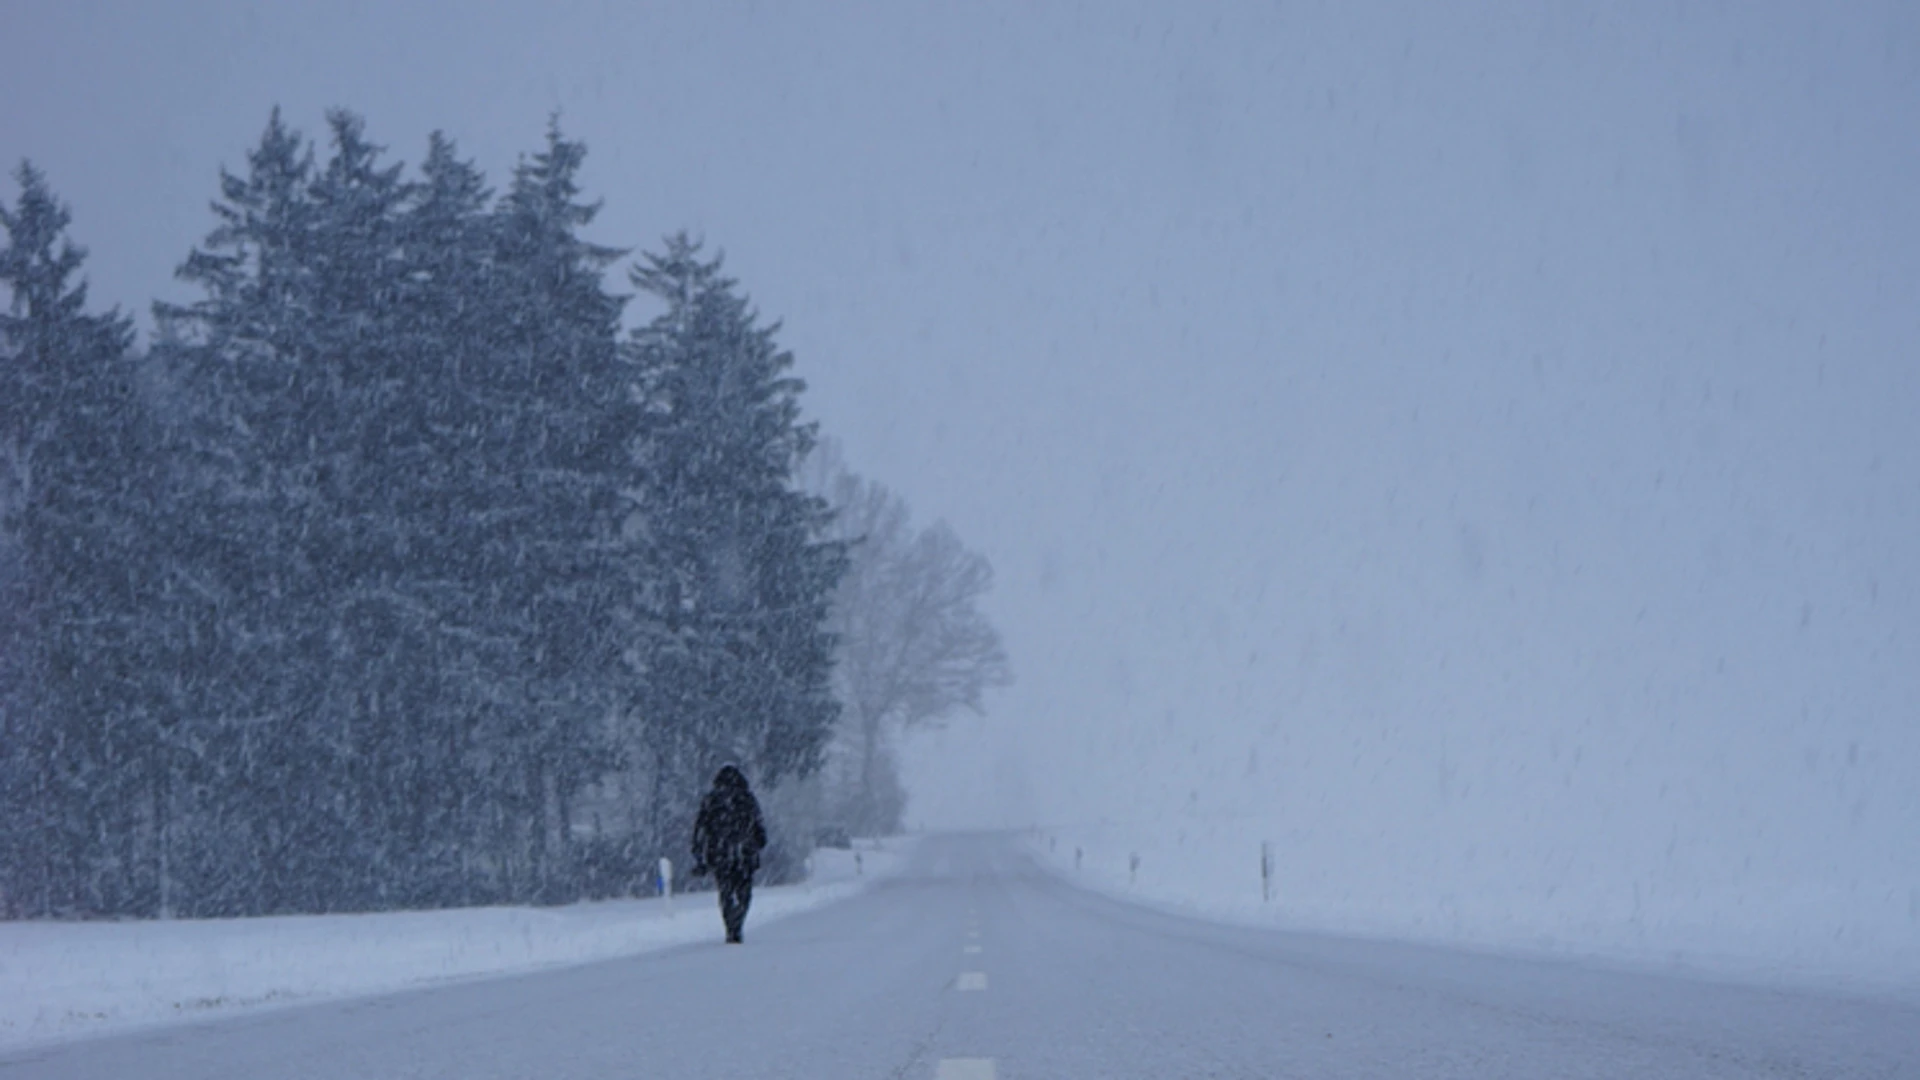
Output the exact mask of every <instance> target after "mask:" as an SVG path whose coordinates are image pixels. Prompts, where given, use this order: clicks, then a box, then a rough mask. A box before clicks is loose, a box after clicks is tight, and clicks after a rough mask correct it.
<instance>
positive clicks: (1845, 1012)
mask: <svg viewBox="0 0 1920 1080" xmlns="http://www.w3.org/2000/svg"><path fill="white" fill-rule="evenodd" d="M714 937H715V941H714V942H713V943H712V944H704V945H697V946H691V947H685V948H680V949H676V950H672V951H667V952H660V953H653V954H649V955H644V956H638V957H634V958H631V959H626V960H619V961H609V962H604V963H598V964H592V965H587V966H583V967H576V968H569V969H564V970H556V971H548V972H542V973H538V974H533V975H524V976H517V977H513V978H502V979H495V980H489V981H481V982H470V983H461V984H456V985H449V986H445V987H438V988H433V989H426V990H416V991H410V992H407V993H401V994H394V995H389V996H384V997H378V998H367V999H360V1000H355V1001H343V1002H331V1003H324V1004H317V1005H309V1006H303V1007H297V1008H287V1009H282V1010H277V1011H272V1012H264V1013H256V1014H252V1015H246V1016H240V1017H235V1018H231V1019H227V1020H221V1021H214V1022H208V1023H203V1024H197V1025H192V1026H182V1027H171V1028H165V1029H157V1030H151V1031H147V1032H143V1033H138V1034H132V1035H125V1036H120V1037H113V1038H104V1039H97V1040H93V1041H89V1042H81V1043H72V1044H67V1045H60V1046H53V1047H46V1048H41V1049H39V1050H35V1051H27V1052H22V1053H18V1054H15V1055H13V1056H11V1057H8V1058H4V1059H0V1077H5V1078H8V1080H11V1078H16V1077H18V1078H28V1077H62V1078H76V1077H140V1078H141V1080H173V1078H186V1077H245V1078H252V1080H273V1078H283V1077H284V1078H294V1077H298V1078H312V1077H340V1078H354V1080H360V1078H368V1077H422V1078H424V1077H448V1078H455V1077H457V1078H462V1080H485V1078H494V1077H525V1078H540V1080H570V1078H582V1080H584V1078H601V1077H656V1078H663V1077H672V1078H692V1077H730V1078H734V1077H737V1078H760V1077H766V1078H774V1077H781V1078H785V1077H809V1078H812V1077H834V1078H840V1077H903V1078H918V1077H928V1078H938V1077H946V1078H948V1080H976V1078H980V1077H999V1078H1003V1080H1025V1078H1041V1077H1047V1078H1069V1077H1087V1078H1101V1080H1119V1078H1129V1077H1140V1078H1149V1077H1150V1078H1154V1080H1163V1078H1170V1077H1315V1078H1319V1077H1419V1078H1447V1077H1461V1078H1473V1080H1483V1078H1488V1077H1508V1076H1510V1077H1528V1078H1536V1077H1546V1076H1555V1077H1632V1078H1647V1080H1655V1078H1665V1077H1674V1078H1679V1077H1686V1078H1690V1080H1691V1078H1703V1077H1855V1076H1858V1077H1894V1076H1902V1077H1908V1076H1911V1077H1920V1005H1916V1004H1914V1003H1910V1002H1904V1001H1895V1000H1888V999H1877V998H1846V997H1827V996H1820V995H1816V994H1810V993H1799V992H1786V991H1778V990H1766V989H1758V988H1752V987H1742V986H1735V985H1726V984H1718V983H1711V982H1704V981H1694V980H1689V979H1682V978H1675V977H1669V976H1662V975H1650V974H1641V973H1627V972H1621V971H1612V970H1602V969H1595V968H1591V967H1586V966H1580V965H1574V964H1563V963H1548V962H1537V961H1526V960H1514V959H1505V958H1498V957H1490V956H1484V955H1478V954H1471V953H1461V952H1454V951H1448V950H1442V949H1432V948H1424V947H1419V946H1412V945H1400V944H1388V943H1380V942H1361V941H1352V940H1345V939H1337V938H1326V937H1315V936H1308V935H1297V934H1285V933H1277V932H1272V931H1260V930H1249V929H1243V928H1233V927H1224V926H1216V925H1211V924H1207V923H1201V922H1195V921H1188V920H1184V919H1180V918H1176V917H1173V916H1169V915H1165V914H1161V913H1158V912H1154V911H1149V910H1146V909H1142V908H1137V907H1133V906H1129V905H1126V904H1122V903H1118V902H1115V901H1112V900H1108V899H1105V898H1102V897H1099V896H1095V895H1093V894H1090V893H1086V892H1083V891H1080V890H1078V889H1075V888H1072V887H1071V886H1070V885H1068V884H1066V883H1064V882H1062V881H1060V880H1058V879H1057V878H1055V877H1053V876H1051V875H1050V874H1048V873H1047V872H1045V871H1043V870H1040V869H1038V868H1036V867H1035V866H1034V865H1033V864H1032V863H1030V862H1029V861H1028V860H1027V859H1026V858H1025V857H1024V856H1023V855H1022V854H1021V852H1020V849H1019V847H1018V845H1017V844H1016V843H1015V842H1014V841H1013V840H1011V839H1009V838H1006V837H996V836H954V837H936V838H931V839H929V840H928V841H927V842H926V843H925V844H923V845H922V846H921V847H920V849H919V850H918V852H917V854H916V855H915V856H914V859H913V861H912V863H911V864H910V866H909V868H908V870H907V871H906V872H905V873H903V874H902V875H901V876H899V877H897V878H894V879H891V880H889V881H887V882H884V883H882V884H880V885H877V886H876V887H875V888H873V889H872V890H870V891H868V892H866V893H864V894H862V895H860V896H858V897H856V898H854V899H851V900H848V901H846V902H844V903H841V904H838V905H835V906H832V907H828V908H825V909H821V910H818V911H814V912H809V913H806V914H802V915H796V916H794V917H792V918H790V919H787V920H784V921H780V922H776V923H773V924H770V925H768V926H766V927H765V928H764V930H761V929H757V928H756V927H754V925H753V924H752V922H751V920H749V923H748V927H747V943H746V944H745V945H744V946H726V945H722V944H720V943H719V941H718V938H719V919H718V917H717V915H716V917H715V920H714Z"/></svg>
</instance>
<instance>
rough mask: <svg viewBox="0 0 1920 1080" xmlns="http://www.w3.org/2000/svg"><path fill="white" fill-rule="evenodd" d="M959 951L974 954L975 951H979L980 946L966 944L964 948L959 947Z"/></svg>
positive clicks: (969, 954)
mask: <svg viewBox="0 0 1920 1080" xmlns="http://www.w3.org/2000/svg"><path fill="white" fill-rule="evenodd" d="M960 951H961V952H963V953H966V954H967V955H968V956H972V955H974V954H975V953H978V952H979V951H980V946H978V945H968V946H967V947H966V948H964V949H961V950H960Z"/></svg>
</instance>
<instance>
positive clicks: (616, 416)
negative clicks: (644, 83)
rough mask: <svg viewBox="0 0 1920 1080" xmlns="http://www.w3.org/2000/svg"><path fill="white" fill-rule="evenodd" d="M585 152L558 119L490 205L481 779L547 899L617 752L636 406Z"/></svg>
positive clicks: (560, 889)
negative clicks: (505, 690)
mask: <svg viewBox="0 0 1920 1080" xmlns="http://www.w3.org/2000/svg"><path fill="white" fill-rule="evenodd" d="M585 155H586V148H585V147H584V146H583V145H582V144H580V143H578V142H575V141H571V140H568V139H566V138H565V137H564V136H562V135H561V133H560V130H559V127H558V124H557V122H556V123H554V124H553V125H551V126H550V127H549V129H548V132H547V143H546V147H545V148H544V149H543V150H542V151H541V152H540V153H538V154H536V155H534V156H533V157H531V158H530V159H527V160H525V161H523V162H522V163H521V164H520V166H519V167H518V168H517V169H515V171H514V177H513V183H512V185H511V187H510V188H509V190H508V192H507V194H506V196H505V197H504V198H503V199H502V200H501V202H500V204H499V205H498V206H497V207H496V209H495V214H494V222H493V227H494V236H495V243H496V249H495V253H494V267H495V273H496V275H497V278H496V281H495V283H494V288H493V289H492V290H491V291H490V293H489V295H490V298H491V300H492V302H493V303H494V304H495V305H496V306H495V310H494V312H493V318H492V321H491V323H490V324H489V329H490V341H489V346H488V350H487V351H488V361H487V367H486V369H485V370H484V372H483V373H482V374H481V378H482V379H484V380H485V385H486V391H485V392H486V394H487V395H488V398H489V400H488V405H489V408H488V410H487V411H488V414H489V419H488V422H489V426H490V428H491V431H492V433H493V437H492V438H490V439H489V440H488V442H487V445H486V447H485V454H484V461H485V465H486V470H487V478H488V481H489V485H490V486H489V489H488V491H487V492H486V493H485V494H484V496H483V499H482V501H483V503H484V505H485V509H484V512H485V513H486V514H488V515H489V517H490V518H491V519H492V520H493V521H494V522H495V528H494V529H493V530H491V542H490V543H489V544H487V546H486V547H485V548H484V549H483V550H482V551H481V552H478V553H476V554H477V555H478V556H479V557H478V560H477V562H478V569H480V570H481V572H482V573H485V574H486V575H487V580H488V581H489V582H490V586H489V587H490V591H491V596H490V598H489V601H490V604H489V606H490V608H491V611H492V612H493V614H494V615H495V616H496V617H495V618H494V619H493V620H490V622H491V625H492V628H493V629H494V631H495V632H497V633H502V634H504V635H506V636H507V637H508V639H509V640H510V641H511V643H512V652H511V659H512V661H513V662H514V664H513V667H512V669H511V670H512V671H513V672H514V674H515V676H516V677H517V680H518V685H517V686H516V687H514V688H513V689H514V690H516V691H517V696H518V697H519V701H518V702H517V703H516V704H517V706H518V707H517V708H508V709H503V710H502V711H501V712H500V713H499V714H498V716H499V718H500V719H502V720H503V721H504V723H503V725H502V727H501V728H500V729H497V730H493V731H490V732H488V734H487V738H488V741H489V742H490V743H491V744H492V746H493V753H492V754H491V759H492V761H493V763H494V765H495V768H494V771H493V773H492V775H491V777H490V785H491V787H492V789H493V791H494V792H496V793H498V795H499V797H500V798H501V802H500V803H499V807H500V809H501V811H502V812H503V817H502V818H501V821H500V825H501V827H502V829H503V830H504V833H503V837H502V842H503V843H508V844H509V845H517V846H519V847H520V849H521V850H522V851H523V852H524V858H521V859H516V860H514V864H515V865H516V866H517V873H516V876H515V877H514V878H513V879H512V880H510V881H509V883H508V888H509V891H510V892H511V893H512V894H513V895H516V896H532V897H535V898H541V899H550V898H557V897H558V896H560V895H563V894H564V890H565V888H566V884H565V881H564V880H563V879H564V875H566V874H567V873H570V872H571V871H570V868H569V866H568V861H569V860H570V859H571V857H572V856H571V850H570V848H571V833H572V827H571V819H570V816H571V807H572V804H573V801H574V800H575V798H576V797H577V795H578V794H579V792H580V791H581V789H582V788H584V787H585V786H586V785H588V784H590V783H592V782H593V781H594V780H596V779H597V778H598V777H599V775H600V774H601V773H602V772H604V771H605V770H606V768H607V767H608V766H609V765H610V764H611V763H612V762H611V758H610V753H609V750H610V748H609V746H608V743H607V739H606V723H605V721H606V716H607V714H608V713H609V712H610V711H611V710H612V709H613V708H615V707H616V704H617V700H618V697H619V680H620V677H621V675H622V672H621V669H620V666H619V656H620V653H621V651H622V648H623V643H622V641H621V638H620V635H619V634H618V632H617V631H618V626H619V623H620V612H621V611H622V610H623V608H624V605H625V603H626V601H625V592H626V589H627V584H626V582H627V575H628V573H629V567H628V566H627V565H626V563H625V559H624V555H625V546H624V544H623V542H622V540H621V523H622V521H623V519H624V517H625V516H626V512H625V509H624V507H625V505H626V496H625V495H624V494H623V490H624V487H625V486H626V485H627V484H628V482H629V480H630V477H631V473H632V458H631V455H632V444H633V436H634V420H635V415H636V413H635V410H634V408H633V407H632V405H631V403H630V399H629V398H628V396H627V394H626V390H627V385H628V379H627V378H626V376H625V373H624V372H623V370H622V365H621V356H620V352H619V342H618V330H619V320H620V313H621V310H622V307H623V306H624V300H623V299H622V298H619V297H616V296H613V295H610V294H609V293H607V292H606V290H605V289H604V287H603V284H602V279H603V274H604V271H605V268H606V267H607V266H608V265H609V264H610V263H612V262H613V261H614V260H615V259H617V258H619V257H620V255H621V254H622V253H621V252H620V251H618V250H615V249H612V248H606V247H602V246H599V245H595V244H592V243H590V242H588V241H586V240H584V239H582V238H581V237H580V236H579V230H581V229H583V228H585V227H586V226H587V225H589V224H590V223H591V222H592V221H593V218H594V216H595V215H596V214H597V213H598V210H599V207H598V204H591V203H583V202H581V201H579V194H580V192H579V185H578V173H579V169H580V166H581V163H582V162H583V161H584V159H585Z"/></svg>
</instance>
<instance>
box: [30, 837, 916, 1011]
mask: <svg viewBox="0 0 1920 1080" xmlns="http://www.w3.org/2000/svg"><path fill="white" fill-rule="evenodd" d="M860 855H861V857H862V860H863V862H864V864H865V865H864V874H857V873H856V869H855V865H854V852H852V851H826V850H823V851H820V852H817V853H815V856H814V873H813V877H812V880H810V881H809V882H807V883H806V884H804V885H790V886H782V887H777V888H767V889H760V890H756V892H755V894H754V903H753V915H752V917H751V923H752V924H753V925H762V926H763V925H765V924H766V923H767V922H769V921H771V920H774V919H778V918H782V917H784V916H787V915H792V914H795V913H796V912H801V911H806V910H809V909H811V908H816V907H820V906H821V905H824V904H828V903H831V902H833V901H836V900H840V899H844V898H846V897H848V896H851V895H853V894H854V893H856V892H858V891H859V890H861V889H862V888H864V887H865V886H866V885H867V884H869V883H870V882H872V881H873V880H875V879H876V878H881V877H885V876H886V875H887V874H890V873H892V872H894V871H895V870H897V869H898V867H899V866H900V864H901V861H902V859H903V858H904V855H905V841H902V840H888V841H885V842H884V844H883V845H876V844H874V843H872V842H867V841H863V842H862V844H861V851H860ZM719 932H720V924H719V921H718V918H717V916H716V915H715V914H714V911H713V894H712V893H694V894H691V895H686V896H679V897H674V898H672V899H670V900H665V899H657V898H656V899H651V900H617V901H605V902H601V903H591V904H576V905H572V906H568V907H560V908H468V909H460V910H452V911H421V912H396V913H387V914H377V915H314V916H288V917H281V918H266V919H218V920H199V921H174V922H119V923H57V922H13V923H0V1047H4V1048H17V1047H19V1046H22V1045H26V1044H30V1043H37V1042H42V1041H49V1040H54V1039H60V1038H67V1037H75V1036H91V1035H96V1034H101V1033H105V1032H108V1031H114V1030H121V1029H125V1028H128V1027H134V1026H144V1025H150V1024H156V1023H165V1022H169V1021H177V1020H181V1019H197V1018H203V1017H206V1016H208V1015H210V1014H213V1013H216V1012H231V1011H234V1010H238V1009H245V1008H256V1007H263V1006H272V1005H281V1004H286V1003H291V1002H303V1001H312V1000H317V999H322V998H334V997H346V996H352V995H358V994H372V993H379V992H383V991H391V990H399V989H404V988H407V987H415V986H420V985H423V984H428V983H434V982H443V981H448V980H454V979H468V978H475V977H480V976H489V975H504V974H509V973H514V972H523V971H528V970H532V969H535V968H544V967H554V966H560V965H566V964H578V963H585V962H588V961H593V960H603V959H607V958H610V957H618V956H627V955H631V954H634V953H640V952H647V951H650V950H654V949H662V948H667V947H670V946H674V945H681V944H686V943H689V942H696V941H706V940H713V939H715V938H716V936H717V935H718V934H719Z"/></svg>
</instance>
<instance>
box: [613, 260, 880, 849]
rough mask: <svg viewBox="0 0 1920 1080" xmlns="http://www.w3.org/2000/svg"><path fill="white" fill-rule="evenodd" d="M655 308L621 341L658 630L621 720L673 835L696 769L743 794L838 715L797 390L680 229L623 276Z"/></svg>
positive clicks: (831, 579)
mask: <svg viewBox="0 0 1920 1080" xmlns="http://www.w3.org/2000/svg"><path fill="white" fill-rule="evenodd" d="M632 280H633V283H634V284H635V285H636V286H638V287H639V288H640V289H642V290H644V291H646V292H647V293H650V294H652V295H653V296H654V297H656V298H658V299H659V300H660V301H661V302H662V303H663V304H664V307H665V310H664V311H663V312H662V313H661V314H660V315H659V316H658V317H657V318H655V319H654V320H653V321H652V323H650V324H649V325H648V326H646V327H645V328H643V329H641V330H639V331H636V332H635V333H634V335H633V337H632V339H631V341H630V342H629V344H628V353H629V355H630V356H631V357H632V360H633V365H634V373H635V379H636V385H637V388H638V394H639V396H640V397H641V400H642V401H643V402H644V404H645V406H646V410H647V419H646V424H645V434H644V436H643V438H642V440H641V446H642V453H641V455H640V468H641V470H642V476H643V477H644V480H645V484H646V487H645V492H646V496H645V499H644V502H643V520H644V532H645V534H646V536H647V538H648V542H649V544H650V545H651V549H652V550H653V551H654V552H655V557H656V559H657V560H658V564H659V567H660V573H661V579H660V584H659V595H658V597H657V600H656V603H657V610H658V619H659V622H660V625H661V627H662V635H661V636H660V638H659V639H658V641H657V642H656V643H654V644H653V646H652V647H651V648H650V649H649V650H648V655H647V657H646V660H645V664H646V679H645V684H644V690H643V701H642V705H641V708H640V710H639V712H640V713H641V715H643V716H645V717H646V718H647V722H648V724H649V731H650V736H651V738H650V743H651V745H652V746H653V749H654V754H655V763H654V765H655V768H654V771H655V792H656V794H655V805H654V808H653V812H654V816H655V819H656V822H657V823H658V824H659V825H661V826H664V827H667V828H669V829H672V828H677V827H678V825H679V824H680V819H681V818H683V817H684V816H685V815H686V813H687V811H688V807H687V806H686V803H685V800H686V795H685V792H687V791H694V792H697V791H698V790H699V784H700V781H701V779H703V778H704V776H706V775H710V773H711V771H712V769H713V767H714V766H716V765H718V764H720V763H721V762H724V761H729V760H731V761H736V762H739V763H740V764H742V765H743V766H745V767H747V768H748V769H749V770H750V771H751V772H752V774H753V775H754V777H755V781H756V782H757V783H769V784H771V783H774V782H777V781H778V780H780V779H781V778H782V777H783V776H788V775H804V774H806V773H808V772H810V771H812V770H813V769H815V768H817V767H818V765H819V763H820V757H821V752H822V749H823V747H824V745H825V743H826V740H827V738H828V736H829V734H830V732H831V729H832V727H833V723H834V720H835V717H836V715H837V712H838V705H837V704H836V703H835V701H834V699H833V697H832V695H831V693H830V691H829V683H828V680H829V675H830V671H831V665H832V652H833V641H832V637H831V635H830V634H829V633H828V632H827V629H826V619H827V614H828V605H829V602H830V598H831V595H832V592H833V589H834V586H835V583H836V582H837V581H838V579H839V577H840V574H841V573H842V571H843V569H844V566H845V558H846V554H845V549H844V545H842V544H838V543H834V542H829V541H824V540H822V539H820V536H821V533H822V530H823V529H824V528H825V526H826V524H827V522H828V519H829V511H828V509H827V507H826V504H825V503H824V501H822V500H820V499H818V498H816V497H813V496H810V495H806V494H804V493H801V492H799V491H796V490H795V489H794V487H793V484H792V479H793V472H794V470H795V468H796V466H797V465H798V464H799V462H800V461H801V459H802V458H803V457H804V456H805V455H806V454H807V452H808V450H809V449H810V448H811V446H812V444H813V441H814V437H815V429H814V425H812V424H810V423H804V422H802V420H801V418H800V405H799V396H800V393H801V392H802V391H803V390H804V388H805V384H804V383H802V382H801V381H800V380H799V379H796V378H794V377H792V376H791V375H790V374H789V369H790V368H791V367H792V365H793V358H792V356H791V354H789V353H787V352H784V351H782V350H781V349H780V348H779V347H778V346H777V344H776V343H775V335H776V333H777V331H778V329H779V328H778V326H777V325H761V324H760V322H759V320H758V317H757V316H756V314H755V313H754V312H753V310H752V308H751V306H750V305H749V302H748V300H747V299H746V297H745V296H743V295H741V294H740V293H739V292H738V291H737V290H736V286H735V283H734V282H733V281H732V280H730V279H728V278H726V277H724V276H723V275H722V273H721V260H720V259H719V258H717V257H716V258H714V259H712V260H706V259H703V258H702V256H701V254H700V246H699V245H698V244H696V243H694V242H693V241H691V240H689V239H688V238H687V237H686V236H685V235H684V234H682V235H679V236H675V237H672V238H670V239H669V240H668V241H667V245H666V250H665V251H664V252H662V253H659V254H650V255H648V256H647V257H646V260H645V262H644V263H643V264H642V265H640V266H638V267H636V268H635V269H634V271H633V275H632Z"/></svg>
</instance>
